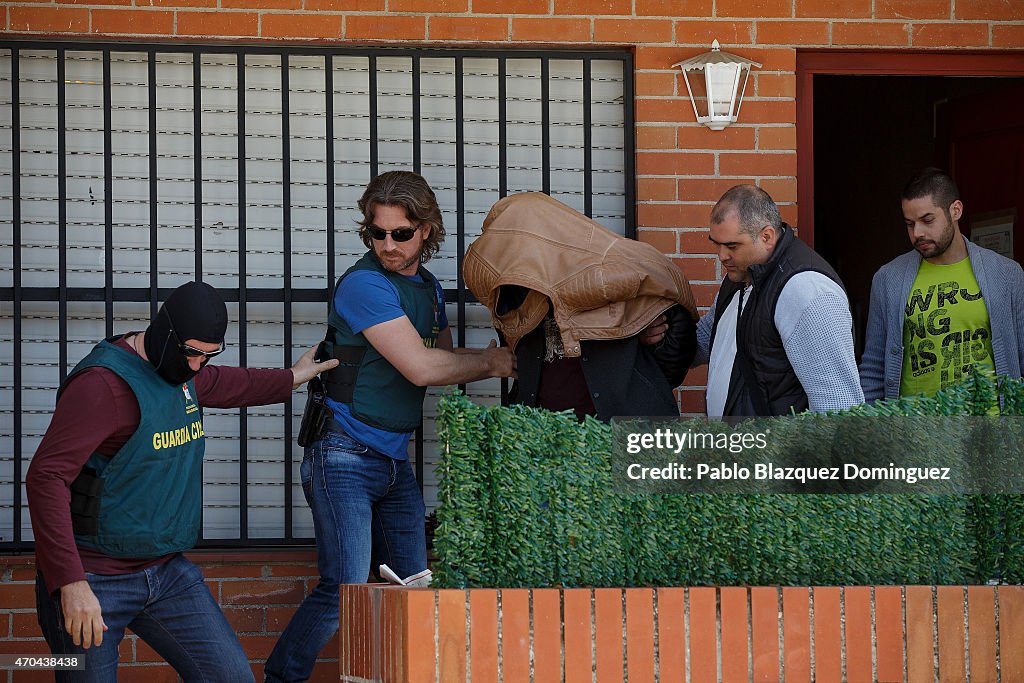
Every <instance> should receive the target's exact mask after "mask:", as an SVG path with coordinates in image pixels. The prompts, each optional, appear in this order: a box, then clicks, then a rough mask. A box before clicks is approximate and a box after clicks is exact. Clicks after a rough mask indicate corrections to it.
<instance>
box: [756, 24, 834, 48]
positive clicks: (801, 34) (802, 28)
mask: <svg viewBox="0 0 1024 683" xmlns="http://www.w3.org/2000/svg"><path fill="white" fill-rule="evenodd" d="M757 42H758V43H760V44H761V45H827V44H828V22H824V21H759V22H757Z"/></svg>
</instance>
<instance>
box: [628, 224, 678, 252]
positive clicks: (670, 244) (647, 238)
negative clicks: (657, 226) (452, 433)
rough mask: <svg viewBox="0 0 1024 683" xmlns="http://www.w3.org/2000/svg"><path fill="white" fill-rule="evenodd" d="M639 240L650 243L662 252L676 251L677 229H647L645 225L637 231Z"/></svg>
mask: <svg viewBox="0 0 1024 683" xmlns="http://www.w3.org/2000/svg"><path fill="white" fill-rule="evenodd" d="M636 238H637V240H639V241H641V242H643V243H644V244H649V245H651V246H652V247H654V248H655V249H657V250H658V251H660V252H661V253H662V254H674V253H676V231H675V230H646V229H644V228H643V227H641V228H640V230H638V231H637V237H636Z"/></svg>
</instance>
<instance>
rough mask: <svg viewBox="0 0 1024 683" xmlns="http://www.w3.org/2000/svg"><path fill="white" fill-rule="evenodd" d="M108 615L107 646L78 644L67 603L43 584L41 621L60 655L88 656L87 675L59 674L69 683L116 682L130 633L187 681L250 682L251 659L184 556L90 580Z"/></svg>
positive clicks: (39, 603) (38, 592)
mask: <svg viewBox="0 0 1024 683" xmlns="http://www.w3.org/2000/svg"><path fill="white" fill-rule="evenodd" d="M86 580H88V582H89V587H90V588H92V592H93V593H94V594H95V595H96V598H97V599H98V600H99V603H100V608H101V609H102V610H103V614H102V616H103V622H104V623H105V624H106V625H107V628H108V629H109V630H107V631H106V632H105V633H104V634H103V644H102V645H100V646H99V647H96V646H95V645H94V646H93V647H90V648H89V649H88V650H86V649H83V648H82V647H81V646H78V645H75V644H74V643H73V642H72V640H71V634H70V633H68V632H67V631H66V630H65V629H64V611H63V610H62V609H61V604H60V599H59V598H58V597H53V596H51V595H50V594H49V593H47V592H46V584H45V583H44V581H43V578H42V576H39V577H37V578H36V616H37V618H38V620H39V627H40V628H41V629H42V631H43V637H44V638H46V642H47V643H48V644H49V646H50V651H51V652H53V653H54V654H82V655H83V656H84V658H85V665H86V669H85V671H58V672H56V679H57V681H60V682H66V683H112V682H114V681H116V680H117V661H118V646H119V645H120V644H121V640H122V639H123V638H124V630H125V628H130V629H131V630H132V631H134V632H135V633H136V634H137V635H138V636H139V637H140V638H141V639H142V640H144V641H145V642H146V643H147V644H148V645H149V646H150V647H152V648H153V649H154V650H156V651H157V653H158V654H159V655H160V656H161V657H163V658H164V659H166V660H167V662H168V663H169V664H170V665H171V666H173V667H174V670H175V671H177V672H178V674H180V675H181V677H182V679H184V680H185V681H188V682H189V683H191V682H192V681H209V682H210V683H234V682H236V681H237V682H238V683H250V682H251V681H252V680H253V675H252V669H251V668H250V666H249V660H248V657H247V656H246V654H245V651H244V650H243V649H242V645H241V644H240V643H239V642H238V637H237V636H236V635H235V632H234V631H233V630H232V629H231V626H230V625H229V624H228V622H227V619H225V618H224V614H223V612H221V611H220V607H219V606H218V605H217V603H216V601H214V599H213V596H212V595H210V589H209V588H207V587H206V583H205V582H204V581H203V573H202V571H201V570H200V569H199V567H197V566H196V565H194V564H193V563H192V562H190V561H188V560H187V559H185V558H184V557H183V556H182V555H181V554H178V555H175V556H174V557H172V558H171V559H170V560H169V561H167V562H165V563H163V564H158V565H156V566H153V567H149V568H148V569H143V570H142V571H138V572H133V573H131V574H117V575H113V576H103V575H100V574H92V573H88V572H87V573H86Z"/></svg>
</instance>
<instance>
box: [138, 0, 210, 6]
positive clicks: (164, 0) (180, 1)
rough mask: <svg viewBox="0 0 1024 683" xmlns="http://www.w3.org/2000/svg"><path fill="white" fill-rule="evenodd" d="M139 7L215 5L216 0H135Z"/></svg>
mask: <svg viewBox="0 0 1024 683" xmlns="http://www.w3.org/2000/svg"><path fill="white" fill-rule="evenodd" d="M135 4H136V5H137V6H139V7H216V6H217V0H136V1H135Z"/></svg>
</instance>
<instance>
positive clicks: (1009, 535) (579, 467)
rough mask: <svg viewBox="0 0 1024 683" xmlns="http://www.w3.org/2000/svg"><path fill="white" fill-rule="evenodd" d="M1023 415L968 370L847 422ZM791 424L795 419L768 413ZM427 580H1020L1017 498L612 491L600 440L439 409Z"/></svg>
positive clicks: (588, 425)
mask: <svg viewBox="0 0 1024 683" xmlns="http://www.w3.org/2000/svg"><path fill="white" fill-rule="evenodd" d="M1000 399H1001V403H1002V406H1003V414H1004V415H1018V416H1019V415H1024V382H1022V381H1021V380H1012V379H1002V380H1000V381H999V382H998V383H996V382H995V381H994V380H991V379H987V378H985V377H984V376H982V375H972V376H971V377H970V378H969V379H968V380H966V381H965V382H964V383H962V384H960V385H957V386H955V387H952V388H950V389H947V390H945V391H943V392H940V393H939V394H937V395H936V396H934V397H931V398H907V399H896V400H890V401H880V402H877V403H875V404H873V405H865V406H858V407H856V408H854V409H852V410H850V411H845V413H844V414H850V415H859V416H873V415H931V416H934V415H940V416H956V415H984V414H986V413H987V412H989V411H990V410H993V406H997V405H999V402H1000ZM775 419H778V420H787V419H791V418H775ZM437 424H438V428H439V435H440V440H441V444H442V454H441V463H440V467H439V470H438V472H439V476H440V491H439V499H440V500H439V506H438V508H437V519H438V526H437V530H436V535H435V539H434V550H435V552H436V553H437V559H438V561H437V563H436V565H435V570H434V577H435V583H436V584H437V585H440V586H442V587H466V586H500V587H517V586H532V587H541V586H566V587H572V586H647V585H690V586H696V585H716V584H717V585H720V584H732V585H735V584H750V585H771V584H782V585H838V584H847V585H851V584H852V585H856V584H963V583H983V582H985V581H988V580H998V581H1005V582H1010V583H1021V582H1022V579H1024V498H1022V497H1021V496H1016V495H1012V496H1011V495H1002V496H995V495H973V496H922V495H854V494H844V495H838V494H836V495H823V494H822V495H781V494H759V495H721V494H716V495H710V494H703V495H692V494H691V495H683V494H674V495H672V494H666V495H632V496H631V495H621V494H616V493H613V492H612V483H611V457H610V453H611V429H610V427H609V426H608V425H605V424H603V423H601V422H598V421H596V420H593V419H589V418H588V419H587V420H586V421H585V422H583V423H579V422H577V421H576V419H575V417H574V416H573V415H572V413H552V412H549V411H545V410H538V409H533V408H527V407H524V406H511V407H483V406H479V405H476V404H474V403H472V402H470V401H469V400H468V399H467V398H466V397H465V396H464V395H462V394H458V393H456V394H451V395H448V396H445V397H444V398H442V400H441V402H440V404H439V414H438V420H437Z"/></svg>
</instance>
